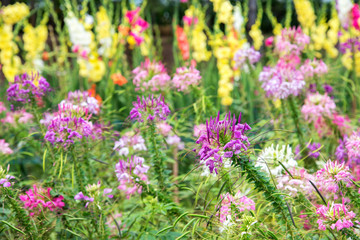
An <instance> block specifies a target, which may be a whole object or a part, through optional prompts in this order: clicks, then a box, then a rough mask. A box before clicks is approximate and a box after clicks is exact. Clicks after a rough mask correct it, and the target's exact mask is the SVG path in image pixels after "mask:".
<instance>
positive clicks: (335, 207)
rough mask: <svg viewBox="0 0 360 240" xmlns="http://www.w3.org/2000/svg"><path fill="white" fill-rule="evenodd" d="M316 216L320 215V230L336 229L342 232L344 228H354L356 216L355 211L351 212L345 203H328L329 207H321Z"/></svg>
mask: <svg viewBox="0 0 360 240" xmlns="http://www.w3.org/2000/svg"><path fill="white" fill-rule="evenodd" d="M316 214H318V216H319V219H318V220H317V223H318V224H319V230H323V231H325V230H326V228H331V229H333V230H334V229H335V228H336V230H337V231H340V230H341V229H343V228H350V227H352V226H354V223H353V222H352V220H353V218H355V216H356V214H355V213H354V212H353V211H349V209H348V207H347V206H346V205H345V203H344V199H343V202H342V204H340V203H331V205H330V203H328V206H324V205H321V206H320V207H318V208H317V210H316Z"/></svg>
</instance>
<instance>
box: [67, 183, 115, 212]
mask: <svg viewBox="0 0 360 240" xmlns="http://www.w3.org/2000/svg"><path fill="white" fill-rule="evenodd" d="M85 189H86V191H87V192H88V193H89V196H86V195H84V194H83V193H82V192H79V193H78V194H76V195H75V197H74V199H75V200H80V201H81V200H83V201H86V202H87V203H86V205H85V207H88V206H89V204H90V203H92V202H95V203H98V202H99V201H100V200H101V199H102V198H105V197H107V198H113V197H114V196H113V195H111V194H110V193H111V192H112V189H111V188H105V189H104V190H103V191H101V182H100V181H98V182H97V183H96V184H88V185H87V186H86V187H85ZM101 193H102V194H101ZM97 206H98V205H97ZM98 207H99V206H98ZM99 208H100V207H99Z"/></svg>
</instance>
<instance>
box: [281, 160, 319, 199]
mask: <svg viewBox="0 0 360 240" xmlns="http://www.w3.org/2000/svg"><path fill="white" fill-rule="evenodd" d="M288 170H289V172H290V173H291V175H292V177H291V176H289V174H288V173H286V174H285V175H283V176H280V177H279V178H278V181H277V182H278V185H277V188H278V189H280V190H282V191H284V192H285V193H287V194H289V195H290V196H292V197H296V196H298V195H299V193H302V194H304V196H306V197H307V198H312V196H314V194H313V193H314V190H315V189H314V187H313V186H312V185H311V183H310V182H309V180H310V181H312V182H314V181H315V177H314V176H313V175H312V174H309V173H308V172H307V171H306V170H305V169H304V168H295V167H294V168H291V169H288Z"/></svg>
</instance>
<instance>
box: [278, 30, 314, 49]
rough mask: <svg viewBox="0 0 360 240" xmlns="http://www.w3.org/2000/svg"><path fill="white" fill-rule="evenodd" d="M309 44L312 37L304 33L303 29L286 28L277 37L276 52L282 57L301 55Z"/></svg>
mask: <svg viewBox="0 0 360 240" xmlns="http://www.w3.org/2000/svg"><path fill="white" fill-rule="evenodd" d="M309 43H310V37H309V36H308V35H306V34H305V33H303V31H302V29H301V27H298V28H295V27H292V28H285V29H283V30H282V31H281V35H279V36H277V37H276V43H275V52H277V53H278V54H279V55H280V56H283V55H288V54H292V53H294V54H296V55H299V54H300V53H301V52H302V51H303V50H304V48H305V46H306V45H307V44H309Z"/></svg>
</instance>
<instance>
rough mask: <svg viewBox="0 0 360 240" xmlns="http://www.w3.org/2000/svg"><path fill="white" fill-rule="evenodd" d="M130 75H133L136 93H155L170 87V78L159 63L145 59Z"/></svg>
mask: <svg viewBox="0 0 360 240" xmlns="http://www.w3.org/2000/svg"><path fill="white" fill-rule="evenodd" d="M132 73H133V74H134V79H133V83H134V85H135V86H136V88H135V90H136V91H141V92H145V91H147V90H149V91H151V92H157V91H163V90H166V89H167V88H169V86H170V80H171V78H170V76H169V75H168V74H167V72H166V69H165V67H164V65H163V64H162V63H161V62H155V61H153V62H150V60H149V59H146V60H145V62H143V63H141V66H139V67H137V68H135V69H134V70H133V71H132Z"/></svg>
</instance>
